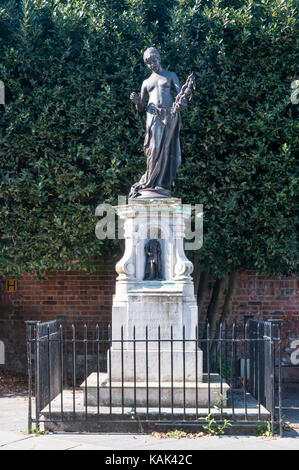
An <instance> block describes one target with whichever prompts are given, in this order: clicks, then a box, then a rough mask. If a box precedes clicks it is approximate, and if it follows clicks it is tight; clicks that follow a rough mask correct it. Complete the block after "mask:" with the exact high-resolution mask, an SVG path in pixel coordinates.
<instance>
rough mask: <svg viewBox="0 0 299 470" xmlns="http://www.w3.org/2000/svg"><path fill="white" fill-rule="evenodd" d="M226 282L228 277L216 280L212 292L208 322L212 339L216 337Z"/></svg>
mask: <svg viewBox="0 0 299 470" xmlns="http://www.w3.org/2000/svg"><path fill="white" fill-rule="evenodd" d="M225 282H226V277H223V278H222V279H218V278H217V279H216V281H215V284H214V288H213V292H212V298H211V300H210V303H209V306H208V312H207V322H208V323H209V324H210V338H214V337H215V333H216V324H217V319H218V311H219V307H220V302H221V299H222V296H223V291H224V287H225Z"/></svg>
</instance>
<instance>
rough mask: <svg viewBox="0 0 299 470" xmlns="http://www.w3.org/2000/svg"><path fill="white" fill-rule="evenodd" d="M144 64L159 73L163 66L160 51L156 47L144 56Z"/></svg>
mask: <svg viewBox="0 0 299 470" xmlns="http://www.w3.org/2000/svg"><path fill="white" fill-rule="evenodd" d="M143 60H144V63H145V64H146V65H147V66H148V67H149V68H150V69H151V70H152V71H153V72H159V70H160V68H161V65H160V62H161V58H160V54H159V52H158V49H156V48H155V47H148V48H147V49H146V51H145V52H144V54H143Z"/></svg>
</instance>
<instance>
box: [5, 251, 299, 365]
mask: <svg viewBox="0 0 299 470" xmlns="http://www.w3.org/2000/svg"><path fill="white" fill-rule="evenodd" d="M115 263H116V259H112V258H111V259H109V260H107V259H106V260H103V261H102V262H99V263H98V265H97V271H96V272H95V273H94V274H84V273H82V272H81V273H78V272H59V273H52V274H50V275H49V276H48V279H47V280H42V281H41V280H39V279H37V278H36V277H35V276H31V275H27V274H25V275H24V276H23V277H22V278H21V279H20V280H19V289H18V292H16V293H11V294H9V293H7V292H6V291H5V285H4V281H5V280H4V279H3V280H2V285H1V289H0V340H1V339H2V338H1V337H4V340H5V342H6V343H7V344H9V348H8V350H7V361H8V362H7V364H8V366H9V367H12V368H17V369H20V367H21V368H23V367H24V364H26V362H24V361H26V349H25V342H24V339H25V330H24V321H26V320H41V321H47V320H53V319H55V318H57V317H65V318H66V319H67V320H68V321H69V322H72V321H76V322H77V321H89V320H94V321H95V322H96V321H102V320H103V321H109V320H110V318H111V306H112V295H113V293H114V287H115V278H116V273H115V269H114V266H115ZM209 284H210V290H209V293H208V295H207V298H206V302H205V308H206V307H207V304H208V301H209V298H210V295H211V292H212V286H213V279H211V280H210V283H209ZM296 288H297V283H296V279H295V278H293V277H282V278H280V279H269V278H268V277H266V276H256V275H255V273H254V272H246V273H243V274H241V275H240V276H239V280H238V289H237V293H236V296H235V300H234V304H233V319H236V320H237V321H238V323H239V324H241V323H243V322H244V318H245V317H247V316H251V315H253V316H254V317H256V318H261V319H267V318H269V319H270V318H272V319H273V318H274V319H281V320H283V321H284V329H283V331H284V362H285V364H288V365H291V363H290V355H291V352H292V350H291V349H290V347H291V343H292V341H293V340H295V339H299V308H298V292H296ZM204 313H205V312H204ZM204 316H205V315H204V314H203V318H204ZM14 364H15V365H14Z"/></svg>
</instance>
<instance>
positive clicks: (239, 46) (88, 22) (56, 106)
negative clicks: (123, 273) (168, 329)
mask: <svg viewBox="0 0 299 470" xmlns="http://www.w3.org/2000/svg"><path fill="white" fill-rule="evenodd" d="M1 5H2V6H0V57H1V62H0V80H2V81H3V82H4V84H5V105H0V233H1V242H0V274H2V275H6V274H21V273H23V272H24V271H27V272H30V273H39V274H40V273H44V272H46V271H47V270H51V271H53V270H57V269H75V268H76V269H87V270H92V269H93V260H94V258H96V257H98V256H99V255H101V253H105V251H107V250H114V249H116V248H117V244H118V242H117V241H115V242H109V243H108V242H105V241H99V240H97V239H96V237H95V234H94V227H95V224H96V220H97V219H96V217H95V215H94V211H95V208H96V206H97V205H98V204H100V203H102V202H109V203H112V204H115V203H117V197H118V195H127V194H128V191H129V188H130V186H131V185H132V183H133V182H135V181H137V177H138V176H139V177H140V176H141V175H142V173H143V172H144V169H145V156H144V154H143V150H142V144H143V137H144V116H142V115H141V116H140V115H138V113H137V112H136V110H135V108H134V106H133V104H132V103H131V102H130V100H129V95H130V92H132V91H139V88H140V85H141V82H142V80H143V79H144V78H145V77H146V76H147V75H148V73H149V72H148V71H147V70H146V67H145V65H144V63H143V59H142V56H143V51H144V50H145V48H147V47H149V46H152V45H155V46H156V47H157V48H158V49H159V50H160V53H161V57H162V64H164V66H165V68H167V69H169V70H174V71H176V73H177V74H178V76H179V78H180V80H181V82H184V81H185V79H186V77H187V76H188V74H189V73H190V72H191V71H193V72H194V73H195V76H196V83H197V89H196V91H195V93H194V96H193V100H192V101H191V102H190V104H189V106H188V110H187V111H184V112H183V113H182V130H181V143H182V155H183V162H182V165H181V167H180V169H179V171H178V175H177V179H176V186H175V190H174V193H173V194H174V196H177V197H181V198H182V200H183V202H184V203H190V204H200V203H202V204H203V208H204V243H203V247H202V249H201V250H200V251H199V252H198V253H197V254H196V255H197V257H198V258H197V259H198V261H199V263H200V265H201V267H202V269H203V270H206V271H209V272H211V273H213V274H215V275H216V276H217V277H218V278H221V277H223V276H225V275H226V273H228V272H232V271H240V270H245V269H254V270H256V271H258V272H268V273H271V274H273V275H278V274H289V273H292V272H294V271H295V270H296V230H295V227H296V211H295V185H296V175H295V170H294V165H295V148H296V145H297V144H298V133H297V131H296V113H297V112H298V111H297V109H296V105H294V104H292V102H291V100H290V95H291V91H292V90H291V83H292V82H293V81H294V80H295V78H296V67H297V63H298V56H297V50H296V38H297V29H298V28H297V23H296V14H297V12H296V7H295V5H296V2H295V1H294V0H285V1H282V0H279V1H278V0H260V1H259V2H253V1H251V0H210V1H208V0H206V1H204V0H124V1H119V0H101V1H96V0H90V1H79V0H73V1H72V2H69V1H66V0H60V1H59V0H52V1H51V0H24V1H17V0H5V1H2V2H1Z"/></svg>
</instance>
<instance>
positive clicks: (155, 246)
mask: <svg viewBox="0 0 299 470" xmlns="http://www.w3.org/2000/svg"><path fill="white" fill-rule="evenodd" d="M144 252H145V272H144V280H145V281H154V280H155V281H162V261H161V245H160V243H159V241H158V240H149V241H148V242H147V244H146V245H145V247H144Z"/></svg>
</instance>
